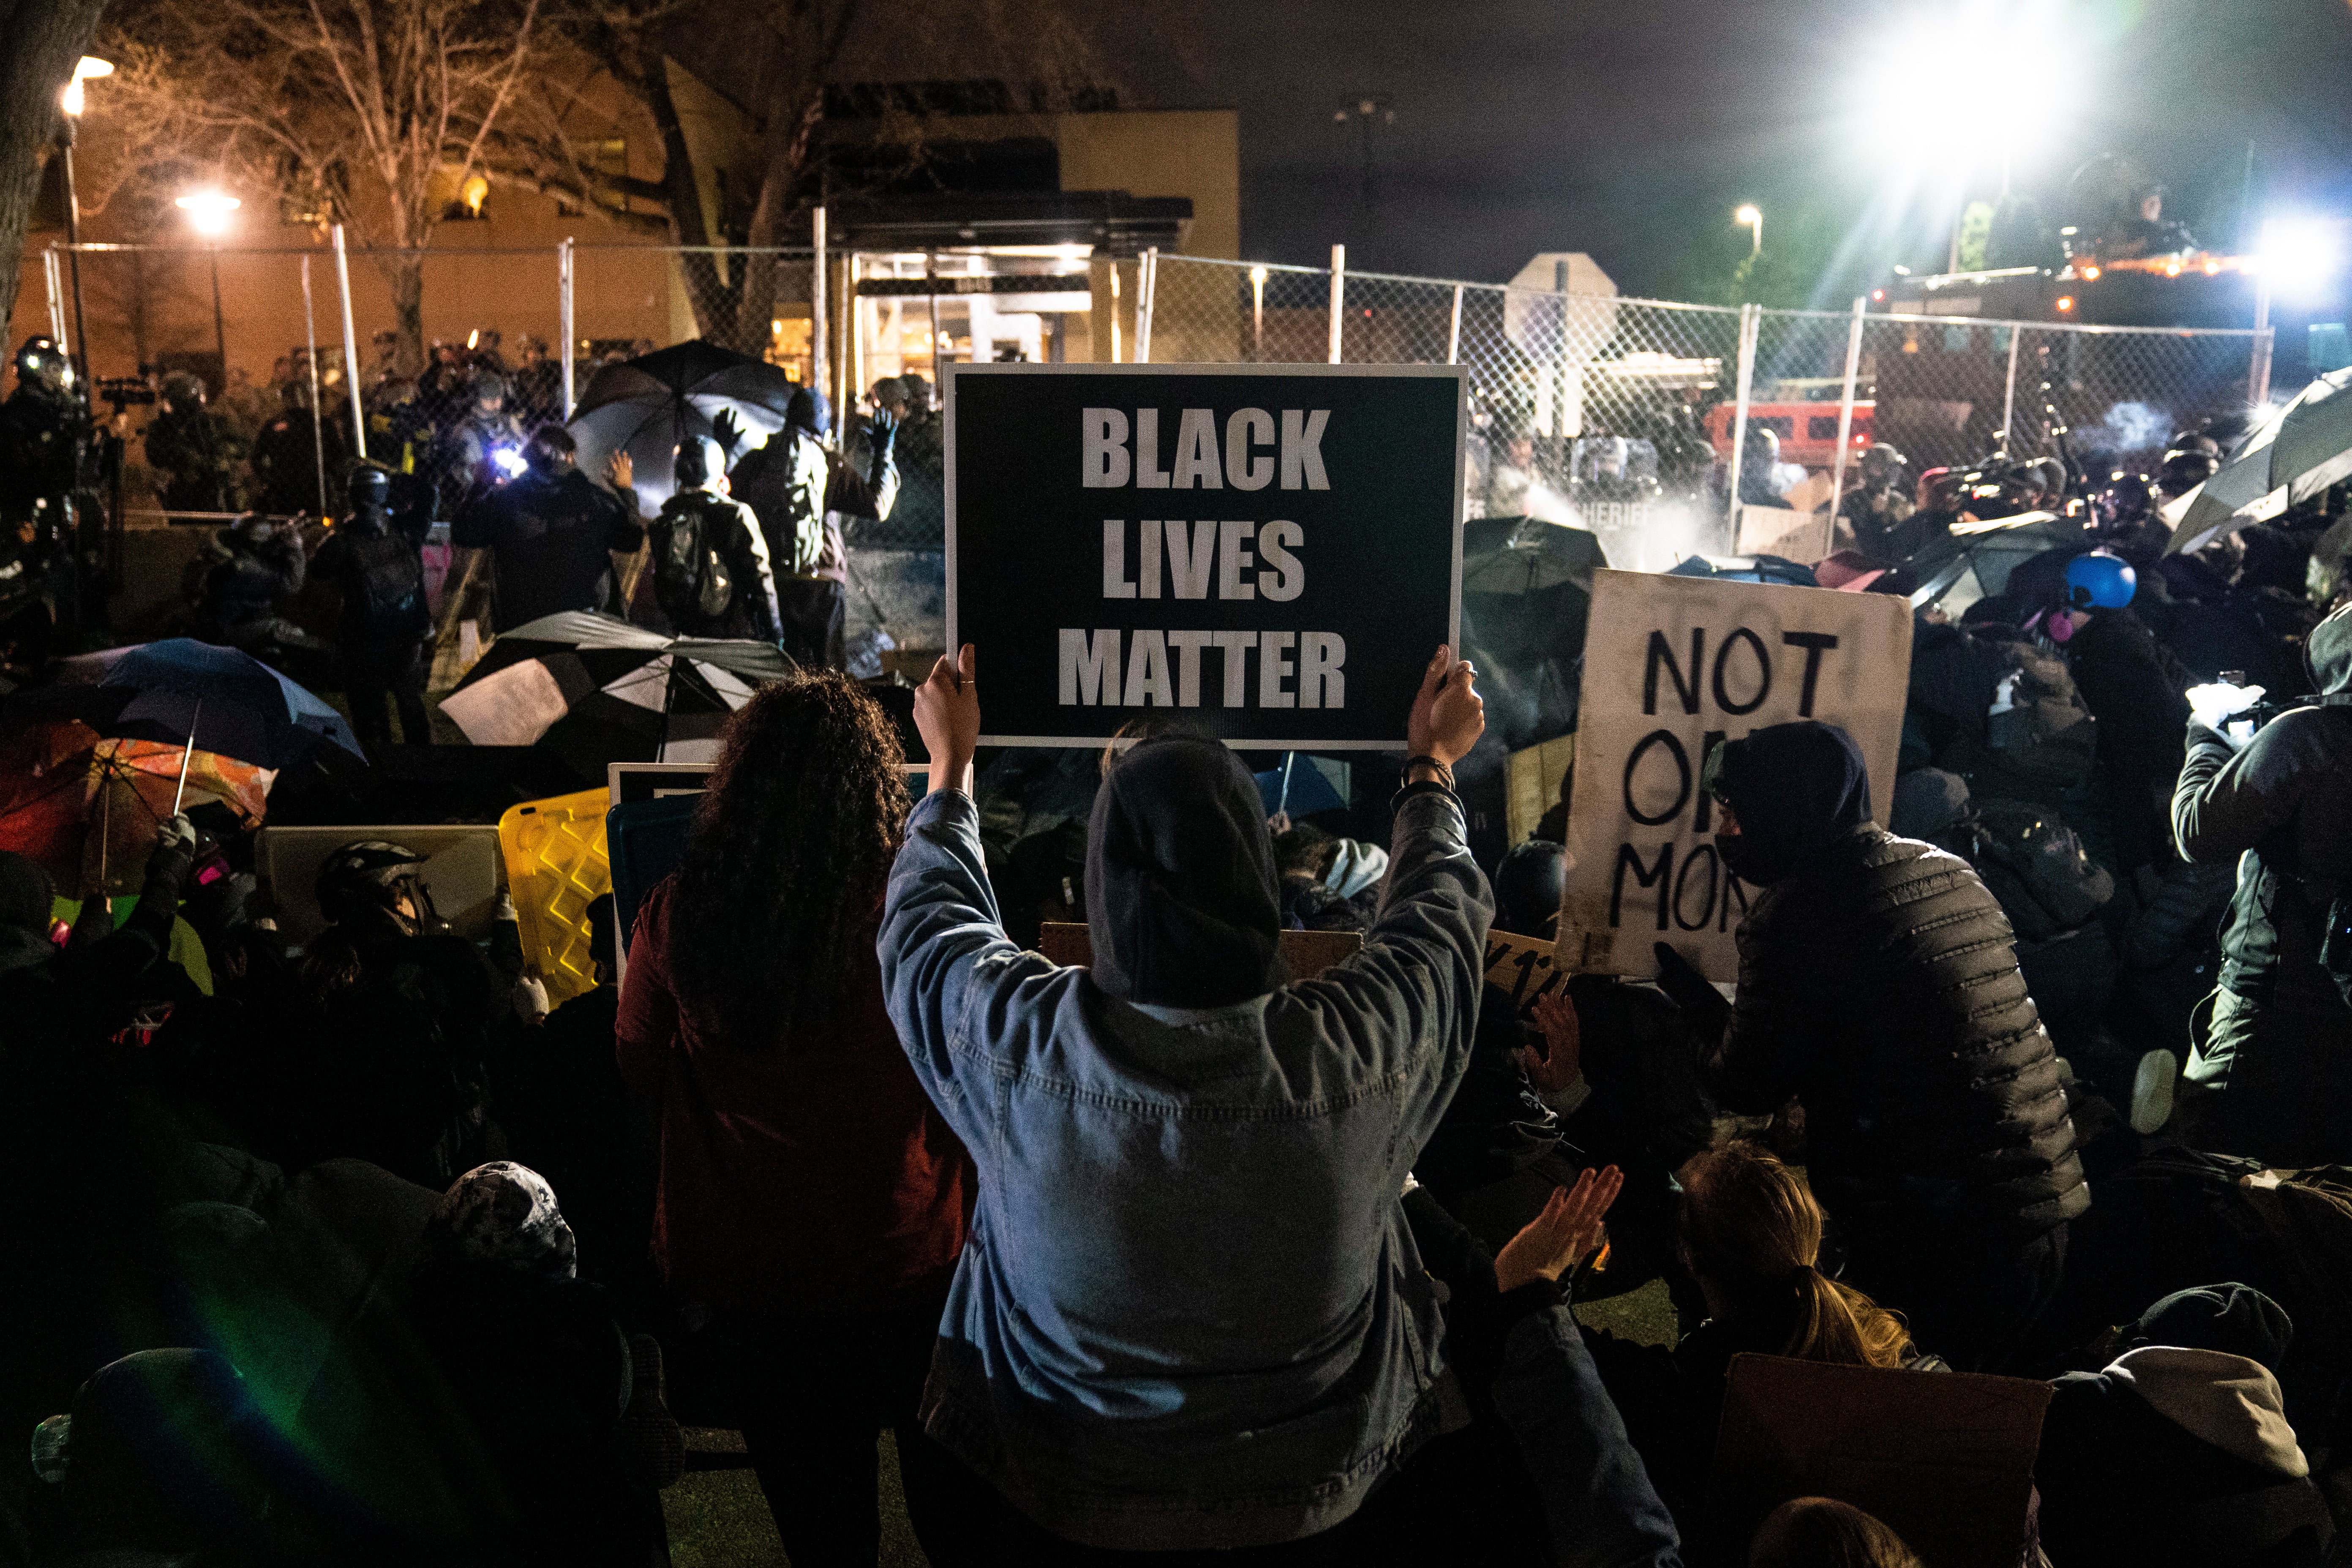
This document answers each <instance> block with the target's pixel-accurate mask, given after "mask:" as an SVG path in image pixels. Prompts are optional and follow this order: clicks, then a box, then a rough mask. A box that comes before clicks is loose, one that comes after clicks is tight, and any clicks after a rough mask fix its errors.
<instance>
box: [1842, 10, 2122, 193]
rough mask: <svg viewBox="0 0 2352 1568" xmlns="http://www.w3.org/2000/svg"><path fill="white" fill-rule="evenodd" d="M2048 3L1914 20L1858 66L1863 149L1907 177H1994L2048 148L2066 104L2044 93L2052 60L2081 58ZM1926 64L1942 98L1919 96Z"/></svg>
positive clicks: (1935, 93) (2060, 94)
mask: <svg viewBox="0 0 2352 1568" xmlns="http://www.w3.org/2000/svg"><path fill="white" fill-rule="evenodd" d="M2057 10H2058V7H2057V6H2055V5H2052V4H2050V3H2049V0H1972V3H1964V4H1961V5H1954V6H1949V7H1938V8H1937V9H1936V10H1935V11H1934V12H1933V13H1931V14H1926V15H1919V16H1915V17H1914V18H1913V19H1912V21H1911V22H1910V23H1909V24H1908V25H1907V26H1898V27H1895V28H1893V29H1891V30H1890V31H1889V34H1888V36H1887V38H1886V43H1885V47H1883V48H1881V49H1878V50H1875V51H1873V52H1871V53H1870V54H1868V55H1866V56H1865V57H1864V58H1863V60H1862V61H1861V65H1862V68H1863V71H1864V83H1863V85H1864V95H1863V100H1864V120H1863V121H1861V123H1862V124H1863V125H1864V127H1866V128H1867V129H1868V132H1869V140H1870V141H1871V142H1874V143H1876V144H1877V145H1878V146H1880V147H1881V148H1883V149H1884V150H1885V153H1886V155H1887V156H1888V157H1890V158H1891V159H1893V160H1894V161H1895V163H1898V164H1902V165H1905V166H1907V167H1909V168H1910V169H1911V170H1913V171H1914V173H1915V174H1927V175H1945V176H1951V175H1956V174H1962V173H1965V172H1966V171H1968V170H1970V169H1976V170H1979V171H1989V170H1999V169H2000V167H2001V166H2002V165H2003V164H2004V163H2006V162H2007V160H2008V159H2009V158H2010V157H2011V155H2012V154H2013V153H2021V152H2024V151H2026V150H2028V139H2031V141H2032V143H2034V144H2040V143H2043V142H2049V141H2051V140H2053V137H2054V133H2055V132H2056V131H2057V129H2058V124H2057V122H2058V121H2059V120H2060V119H2061V118H2062V117H2063V113H2064V111H2065V110H2066V109H2067V107H2068V95H2067V94H2065V93H2063V92H2052V91H2051V90H2050V89H2049V87H2048V85H2047V82H2048V79H2047V74H2046V73H2047V71H2048V69H2049V68H2050V64H2051V62H2053V61H2064V60H2070V59H2074V58H2078V57H2079V55H2080V52H2081V50H2080V47H2079V46H2078V45H2077V44H2076V43H2075V42H2074V40H2073V39H2072V38H2070V37H2069V36H2068V35H2067V33H2066V31H2065V29H2064V28H2063V26H2061V22H2060V18H2059V17H2058V16H2057V14H2056V13H2057ZM1927 62H1932V63H1933V68H1934V72H1935V78H1936V80H1937V83H1939V84H1940V90H1937V91H1922V90H1921V88H1920V74H1919V73H1920V70H1921V68H1922V67H1923V65H1924V64H1926V63H1927Z"/></svg>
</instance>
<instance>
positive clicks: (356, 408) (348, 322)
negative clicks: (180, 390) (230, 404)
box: [223, 224, 368, 458]
mask: <svg viewBox="0 0 2352 1568" xmlns="http://www.w3.org/2000/svg"><path fill="white" fill-rule="evenodd" d="M332 233H333V235H334V241H335V288H336V289H337V290H338V291H339V292H341V295H342V297H343V384H344V385H345V386H347V387H349V388H351V394H352V452H353V453H354V454H355V455H356V456H359V457H362V458H364V457H366V456H367V455H368V453H367V412H366V411H365V410H364V409H362V408H361V407H360V394H359V382H358V381H357V380H356V379H355V377H356V376H357V374H358V367H359V363H360V334H359V331H358V329H357V328H355V327H353V326H352V263H351V257H350V255H349V253H348V252H347V251H345V249H344V248H343V226H342V225H341V224H337V225H335V226H334V228H333V230H332ZM223 374H226V372H224V373H223Z"/></svg>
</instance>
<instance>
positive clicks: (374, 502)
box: [310, 463, 433, 751]
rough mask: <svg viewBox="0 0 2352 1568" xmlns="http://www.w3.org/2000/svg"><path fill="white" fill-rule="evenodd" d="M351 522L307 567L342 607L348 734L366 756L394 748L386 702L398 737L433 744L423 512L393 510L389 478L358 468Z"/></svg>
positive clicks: (339, 629)
mask: <svg viewBox="0 0 2352 1568" xmlns="http://www.w3.org/2000/svg"><path fill="white" fill-rule="evenodd" d="M349 489H350V492H351V500H352V510H351V515H350V516H348V517H346V518H344V519H343V521H341V522H340V523H338V524H336V525H335V531H334V532H332V533H331V534H329V535H328V536H327V542H325V543H324V544H322V545H320V547H319V555H318V559H317V560H315V561H313V562H312V563H310V571H311V573H312V574H313V575H315V576H318V577H321V578H323V579H325V580H326V581H328V582H330V583H332V584H334V585H335V587H336V590H337V591H338V593H339V594H340V595H341V600H342V615H341V619H340V620H339V621H338V622H337V623H336V627H335V643H336V646H337V647H338V648H339V649H340V650H341V654H342V661H343V694H344V695H345V696H346V697H347V698H349V699H350V700H351V709H352V733H354V734H356V735H357V736H358V737H359V738H360V742H361V743H362V744H363V745H365V746H366V747H367V748H368V749H369V750H370V751H377V750H380V749H382V748H383V747H385V746H388V745H390V744H391V743H392V725H391V722H390V721H389V720H388V719H387V718H386V717H385V714H384V700H385V698H387V697H389V698H390V699H391V700H392V702H393V705H394V707H395V708H397V709H398V710H399V712H400V731H401V737H402V739H403V740H404V741H406V742H407V743H408V744H410V745H412V746H425V745H430V744H432V742H433V726H432V723H431V721H429V720H428V719H427V718H426V716H425V668H426V664H427V657H426V650H427V649H428V648H429V647H431V646H432V639H433V617H432V615H431V614H430V612H429V611H427V609H426V608H425V563H424V560H423V558H422V555H421V548H422V546H423V544H424V542H425V534H424V531H425V528H429V527H430V526H431V518H432V510H431V508H429V507H412V508H408V509H404V513H396V512H395V511H394V505H393V475H392V473H391V471H390V470H389V469H387V468H384V467H383V465H381V464H378V463H362V464H360V465H359V466H358V467H357V468H353V469H352V475H351V479H350V480H349Z"/></svg>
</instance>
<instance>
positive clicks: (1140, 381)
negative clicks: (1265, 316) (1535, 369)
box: [948, 366, 1463, 750]
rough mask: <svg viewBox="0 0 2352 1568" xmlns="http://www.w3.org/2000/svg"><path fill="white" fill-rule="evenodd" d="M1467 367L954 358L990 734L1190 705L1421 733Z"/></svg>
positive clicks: (1081, 729) (957, 600)
mask: <svg viewBox="0 0 2352 1568" xmlns="http://www.w3.org/2000/svg"><path fill="white" fill-rule="evenodd" d="M1462 386H1463V383H1462V380H1461V377H1460V374H1459V373H1458V372H1456V371H1454V370H1452V369H1451V368H1448V367H1443V366H1437V367H1422V366H1403V367H1397V368H1396V369H1394V370H1393V371H1391V370H1386V369H1379V368H1366V369H1361V370H1359V369H1358V368H1357V367H1347V368H1346V369H1345V370H1328V369H1326V368H1324V367H1314V366H1284V367H1280V368H1279V369H1266V370H1250V369H1232V368H1227V367H1217V368H1214V369H1206V368H1193V367H1179V366H1099V367H1097V366H957V367H954V369H953V371H952V372H951V374H950V377H949V382H948V391H949V398H950V416H949V428H950V448H949V457H950V489H949V494H950V513H949V535H950V544H949V554H950V581H949V606H948V608H949V621H950V633H951V636H952V637H953V639H954V640H956V641H958V642H971V643H973V644H974V645H976V647H977V649H978V652H979V658H980V661H981V664H982V668H984V669H985V671H986V674H985V676H984V677H983V679H986V680H987V681H988V683H989V685H988V691H989V696H988V701H987V704H986V708H985V711H986V712H987V713H988V716H989V724H990V730H991V731H992V733H991V735H990V737H988V738H989V739H990V740H992V742H998V743H1021V744H1044V745H1088V744H1095V743H1098V742H1100V741H1102V740H1103V739H1105V738H1107V737H1108V736H1109V735H1110V734H1111V733H1113V732H1114V731H1118V730H1119V729H1120V728H1122V727H1124V726H1126V725H1128V724H1129V723H1130V722H1131V721H1134V720H1136V719H1139V718H1150V717H1151V716H1153V715H1155V714H1158V713H1160V712H1161V711H1162V710H1167V711H1168V713H1169V716H1170V717H1171V718H1181V720H1182V721H1184V722H1185V723H1186V725H1187V726H1188V727H1190V728H1192V729H1194V730H1197V731H1201V732H1204V733H1209V734H1213V735H1217V736H1220V737H1222V738H1223V739H1225V740H1228V741H1230V742H1233V743H1234V744H1236V745H1263V746H1298V747H1318V748H1325V749H1335V750H1347V749H1365V748H1371V747H1386V746H1393V745H1395V744H1397V743H1398V740H1399V737H1398V735H1397V733H1396V731H1397V729H1398V726H1399V724H1400V722H1401V721H1402V715H1403V714H1404V712H1405V711H1406V710H1407V709H1408V708H1409V706H1410V704H1411V702H1412V693H1413V691H1414V690H1415V689H1417V687H1418V685H1419V681H1420V674H1421V668H1422V667H1423V665H1424V664H1425V663H1426V662H1427V660H1428V658H1429V654H1430V651H1431V650H1432V649H1433V648H1434V647H1436V646H1437V645H1438V644H1439V643H1442V642H1446V641H1449V640H1452V639H1453V637H1454V635H1455V632H1456V612H1455V605H1454V600H1455V596H1456V584H1457V582H1458V578H1459V574H1460V566H1459V544H1458V531H1459V521H1458V515H1457V514H1458V510H1459V508H1458V504H1457V503H1458V497H1459V495H1460V493H1461V487H1460V477H1459V476H1460V461H1461V423H1462ZM1146 512H1149V513H1150V514H1152V515H1149V516H1146V515H1141V514H1143V513H1146Z"/></svg>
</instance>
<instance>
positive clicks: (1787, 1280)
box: [1585, 1143, 1942, 1527]
mask: <svg viewBox="0 0 2352 1568" xmlns="http://www.w3.org/2000/svg"><path fill="white" fill-rule="evenodd" d="M1680 1179H1681V1182H1682V1184H1683V1198H1682V1206H1681V1212H1680V1214H1679V1215H1678V1216H1677V1220H1676V1229H1677V1230H1678V1231H1679V1233H1680V1237H1679V1242H1680V1247H1681V1253H1682V1261H1683V1266H1684V1268H1686V1269H1687V1270H1689V1272H1690V1274H1691V1276H1692V1278H1693V1279H1696V1281H1697V1282H1698V1288H1699V1289H1700V1290H1701V1291H1702V1292H1703V1293H1704V1294H1705V1296H1706V1310H1707V1318H1706V1321H1705V1322H1703V1323H1701V1324H1700V1325H1699V1326H1698V1327H1697V1328H1696V1329H1694V1330H1692V1331H1690V1332H1689V1333H1687V1334H1685V1335H1684V1336H1683V1340H1682V1342H1681V1343H1680V1344H1678V1345H1676V1346H1675V1348H1674V1349H1673V1350H1671V1351H1669V1350H1667V1349H1665V1348H1664V1347H1663V1346H1659V1345H1643V1344H1635V1343H1633V1342H1630V1341H1624V1340H1619V1339H1617V1338H1615V1337H1613V1336H1612V1335H1611V1334H1609V1333H1608V1332H1606V1331H1602V1330H1598V1329H1592V1330H1587V1331H1586V1334H1585V1337H1586V1339H1587V1340H1588V1341H1589V1342H1591V1347H1592V1355H1593V1360H1594V1362H1595V1363H1597V1364H1598V1365H1599V1367H1600V1369H1601V1382H1602V1383H1603V1384H1606V1385H1607V1387H1608V1389H1609V1393H1610V1396H1611V1397H1612V1398H1613V1399H1614V1400H1615V1401H1616V1402H1617V1407H1618V1409H1620V1410H1621V1411H1622V1412H1624V1415H1625V1425H1626V1426H1627V1428H1628V1429H1629V1430H1630V1431H1631V1433H1632V1435H1633V1447H1635V1448H1636V1449H1637V1450H1639V1451H1640V1453H1641V1455H1642V1458H1643V1462H1644V1463H1646V1464H1647V1465H1648V1466H1649V1470H1650V1476H1651V1479H1652V1480H1653V1481H1654V1483H1655V1484H1656V1486H1657V1488H1658V1491H1659V1493H1660V1495H1661V1496H1663V1497H1664V1499H1665V1500H1666V1502H1667V1504H1668V1506H1670V1507H1671V1508H1673V1509H1674V1510H1675V1514H1676V1517H1677V1518H1678V1519H1679V1520H1681V1521H1682V1522H1683V1523H1684V1524H1685V1526H1686V1527H1689V1526H1695V1525H1696V1522H1697V1518H1698V1509H1699V1505H1700V1502H1701V1501H1702V1499H1703V1494H1704V1492H1705V1490H1706V1473H1707V1463H1708V1460H1709V1458H1711V1457H1712V1456H1713V1454H1714V1452H1715V1433H1716V1426H1717V1424H1718V1422H1719V1421H1720V1419H1721V1416H1722V1414H1723V1394H1724V1385H1725V1383H1726V1381H1727V1378H1728V1377H1729V1375H1730V1370H1731V1358H1732V1357H1733V1356H1735V1355H1738V1354H1741V1353H1742V1352H1747V1353H1750V1354H1756V1355H1773V1356H1788V1357H1790V1358H1793V1359H1795V1360H1798V1361H1818V1362H1828V1363H1832V1364H1836V1365H1841V1366H1876V1367H1911V1368H1915V1369H1917V1370H1920V1371H1931V1370H1936V1369H1937V1368H1939V1367H1940V1366H1941V1364H1942V1363H1940V1362H1938V1361H1937V1360H1936V1359H1935V1358H1933V1357H1925V1356H1921V1355H1920V1354H1919V1353H1918V1352H1917V1351H1916V1350H1915V1349H1914V1348H1913V1346H1912V1343H1911V1335H1910V1331H1908V1330H1907V1329H1906V1328H1905V1327H1904V1323H1903V1320H1902V1319H1901V1318H1899V1317H1896V1316H1895V1314H1894V1313H1892V1312H1890V1311H1887V1310H1885V1309H1884V1308H1882V1307H1880V1306H1879V1305H1878V1304H1877V1303H1876V1302H1874V1301H1873V1300H1871V1299H1870V1298H1869V1297H1867V1296H1865V1295H1864V1294H1863V1293H1862V1292H1861V1291H1859V1290H1856V1289H1853V1287H1851V1286H1849V1285H1844V1284H1842V1283H1840V1282H1839V1281H1837V1280H1835V1279H1831V1278H1829V1277H1828V1276H1827V1275H1825V1274H1823V1273H1822V1271H1821V1268H1820V1262H1821V1251H1822V1209H1821V1205H1819V1204H1817V1203H1815V1202H1814V1201H1813V1195H1812V1194H1811V1192H1809V1191H1807V1190H1806V1187H1805V1182H1804V1178H1803V1177H1801V1176H1800V1175H1799V1174H1798V1173H1796V1172H1794V1171H1792V1170H1790V1168H1789V1167H1788V1166H1786V1165H1784V1164H1782V1163H1780V1161H1779V1160H1778V1159H1776V1158H1775V1157H1774V1156H1772V1155H1771V1154H1769V1153H1767V1152H1764V1151H1763V1150H1761V1149H1759V1148H1757V1147H1755V1146H1754V1145H1752V1144H1747V1143H1733V1144H1730V1145H1728V1146H1727V1147H1725V1148H1722V1149H1717V1150H1713V1151H1710V1152H1705V1153H1700V1154H1697V1155H1694V1156H1693V1157H1692V1158H1691V1160H1690V1161H1689V1163H1686V1164H1685V1165H1684V1166H1683V1168H1682V1171H1681V1173H1680Z"/></svg>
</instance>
